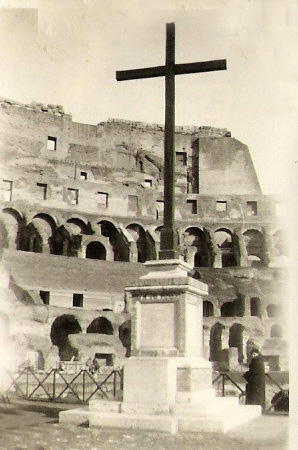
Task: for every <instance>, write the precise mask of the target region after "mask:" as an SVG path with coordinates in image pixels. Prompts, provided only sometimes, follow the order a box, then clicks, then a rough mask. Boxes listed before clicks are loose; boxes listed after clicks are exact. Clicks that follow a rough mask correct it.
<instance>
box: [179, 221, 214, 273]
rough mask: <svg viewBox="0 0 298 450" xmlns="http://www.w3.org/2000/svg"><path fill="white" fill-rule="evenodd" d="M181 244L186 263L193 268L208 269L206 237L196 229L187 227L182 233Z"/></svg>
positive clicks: (208, 259)
mask: <svg viewBox="0 0 298 450" xmlns="http://www.w3.org/2000/svg"><path fill="white" fill-rule="evenodd" d="M183 244H184V248H185V252H186V258H185V259H186V261H187V262H188V263H189V264H190V265H192V266H194V267H208V266H209V265H210V255H209V251H208V249H209V247H208V243H207V236H206V233H205V232H204V231H202V230H201V229H200V228H198V227H188V228H186V230H185V231H184V233H183Z"/></svg>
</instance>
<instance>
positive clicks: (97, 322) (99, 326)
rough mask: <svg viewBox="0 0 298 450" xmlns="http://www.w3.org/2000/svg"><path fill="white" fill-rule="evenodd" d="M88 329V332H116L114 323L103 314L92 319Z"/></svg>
mask: <svg viewBox="0 0 298 450" xmlns="http://www.w3.org/2000/svg"><path fill="white" fill-rule="evenodd" d="M86 331H87V333H98V334H109V335H111V334H114V328H113V325H112V323H111V322H110V320H108V319H107V318H106V317H102V316H101V317H97V318H96V319H94V320H92V322H91V323H90V325H89V326H88V328H87V330H86Z"/></svg>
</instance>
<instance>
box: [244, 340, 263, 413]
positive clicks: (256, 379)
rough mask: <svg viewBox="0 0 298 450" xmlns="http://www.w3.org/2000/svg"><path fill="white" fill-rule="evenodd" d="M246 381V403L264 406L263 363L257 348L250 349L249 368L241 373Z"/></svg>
mask: <svg viewBox="0 0 298 450" xmlns="http://www.w3.org/2000/svg"><path fill="white" fill-rule="evenodd" d="M243 377H244V378H245V380H246V381H247V384H246V392H245V394H246V395H245V403H246V405H261V407H262V410H264V408H265V365H264V360H263V357H262V355H261V353H260V352H259V350H258V349H256V348H254V349H253V350H252V351H251V361H250V364H249V370H248V371H247V372H245V373H244V374H243Z"/></svg>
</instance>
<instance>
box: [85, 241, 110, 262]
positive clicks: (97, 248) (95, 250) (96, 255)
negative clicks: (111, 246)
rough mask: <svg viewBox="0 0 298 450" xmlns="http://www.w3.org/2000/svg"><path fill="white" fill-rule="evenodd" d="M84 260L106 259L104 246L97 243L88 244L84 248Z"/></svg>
mask: <svg viewBox="0 0 298 450" xmlns="http://www.w3.org/2000/svg"><path fill="white" fill-rule="evenodd" d="M86 258H87V259H99V260H101V261H105V260H106V259H107V251H106V248H105V246H104V245H103V244H102V243H101V242H99V241H91V242H89V244H87V246H86Z"/></svg>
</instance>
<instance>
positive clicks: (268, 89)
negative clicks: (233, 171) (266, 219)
mask: <svg viewBox="0 0 298 450" xmlns="http://www.w3.org/2000/svg"><path fill="white" fill-rule="evenodd" d="M25 6H27V8H24V7H25ZM30 6H31V7H30ZM37 6H38V9H37ZM21 7H22V8H23V9H21ZM297 11H298V4H297V2H296V0H185V1H179V0H163V1H161V0H158V1H155V0H134V1H133V0H40V1H37V0H32V1H30V0H22V1H21V0H0V54H1V78H0V79H1V82H0V96H2V97H6V98H10V99H13V100H16V101H19V102H22V103H31V102H32V101H36V102H41V103H52V104H61V105H63V107H64V110H65V112H67V113H70V114H72V116H73V120H74V121H77V122H83V123H90V124H97V123H99V122H102V121H106V120H107V119H108V118H119V119H127V120H136V121H144V122H149V123H150V122H157V123H163V122H164V79H163V78H154V79H145V80H134V81H122V82H117V81H116V79H115V72H116V70H124V69H135V68H141V67H150V66H157V65H163V64H164V60H165V33H166V23H169V22H175V24H176V63H186V62H196V61H206V60H212V59H225V58H226V59H227V67H228V69H227V71H219V72H212V73H205V74H202V73H201V74H192V75H180V76H177V77H176V124H177V125H196V126H202V125H210V126H214V127H225V128H228V129H229V130H230V131H231V132H232V136H234V137H236V138H237V139H239V140H240V141H242V142H244V143H245V144H247V145H248V146H249V148H250V151H251V155H252V158H253V161H254V164H255V168H256V170H257V173H258V176H259V180H260V183H261V187H262V189H263V192H264V193H268V194H270V193H281V192H283V191H284V190H285V189H286V188H287V187H288V186H289V180H292V179H293V177H296V166H297V165H298V164H296V163H295V161H296V160H298V152H297V150H296V144H297V123H296V122H297V119H296V118H297V111H298V95H297V94H298V84H297V81H298V70H297V69H298V67H297V56H296V55H297V48H298V45H297V43H298V26H297V24H298V20H297V19H298V14H297ZM290 183H292V181H290Z"/></svg>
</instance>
